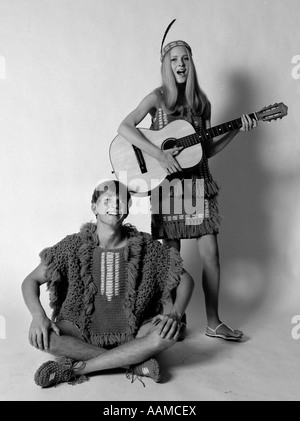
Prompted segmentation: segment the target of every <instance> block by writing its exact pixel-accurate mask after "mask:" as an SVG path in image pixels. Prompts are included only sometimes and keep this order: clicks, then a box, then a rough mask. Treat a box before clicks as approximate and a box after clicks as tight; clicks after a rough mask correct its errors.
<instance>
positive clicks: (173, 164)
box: [158, 146, 183, 174]
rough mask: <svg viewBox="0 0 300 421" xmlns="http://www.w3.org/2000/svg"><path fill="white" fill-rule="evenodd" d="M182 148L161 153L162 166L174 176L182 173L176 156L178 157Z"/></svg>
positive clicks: (160, 161) (159, 160)
mask: <svg viewBox="0 0 300 421" xmlns="http://www.w3.org/2000/svg"><path fill="white" fill-rule="evenodd" d="M182 149H183V148H182V146H181V147H178V146H176V147H175V148H172V149H166V150H162V151H161V155H160V158H159V159H158V162H159V163H160V165H161V166H162V167H163V168H164V169H165V170H166V172H167V174H174V173H176V172H179V171H182V168H181V166H180V165H179V163H178V162H177V161H176V159H175V158H174V156H176V155H178V153H179V152H180V151H181V150H182Z"/></svg>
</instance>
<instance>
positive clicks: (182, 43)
mask: <svg viewBox="0 0 300 421" xmlns="http://www.w3.org/2000/svg"><path fill="white" fill-rule="evenodd" d="M175 21H176V19H174V20H172V22H171V23H170V24H169V25H168V27H167V29H166V30H165V33H164V36H163V39H162V42H161V47H160V61H161V62H162V61H163V59H164V57H165V55H166V54H167V52H168V51H170V50H171V49H172V48H174V47H185V48H187V49H188V50H189V51H190V53H191V54H192V49H191V47H190V46H189V44H188V43H187V42H185V41H182V40H178V41H171V42H169V43H168V44H167V45H166V46H165V47H164V46H163V45H164V42H165V39H166V36H167V34H168V32H169V30H170V28H171V26H172V25H173V23H174V22H175Z"/></svg>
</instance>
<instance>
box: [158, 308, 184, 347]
mask: <svg viewBox="0 0 300 421" xmlns="http://www.w3.org/2000/svg"><path fill="white" fill-rule="evenodd" d="M152 323H153V324H155V325H157V326H159V335H160V336H161V337H162V338H166V339H172V340H174V341H177V339H178V335H179V332H180V327H181V322H180V317H179V316H178V315H177V314H171V313H170V314H164V315H163V314H158V315H157V316H155V317H153V319H152Z"/></svg>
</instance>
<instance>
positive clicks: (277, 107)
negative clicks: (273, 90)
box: [255, 102, 288, 121]
mask: <svg viewBox="0 0 300 421" xmlns="http://www.w3.org/2000/svg"><path fill="white" fill-rule="evenodd" d="M287 113H288V107H287V106H286V105H285V104H284V103H283V102H280V103H279V104H278V103H276V104H273V105H269V106H268V107H264V108H262V109H261V110H260V111H258V112H256V113H255V114H256V117H257V119H258V120H262V121H272V120H277V119H278V118H280V119H281V118H282V117H284V116H286V115H287Z"/></svg>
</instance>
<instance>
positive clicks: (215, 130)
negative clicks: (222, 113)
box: [199, 113, 258, 140]
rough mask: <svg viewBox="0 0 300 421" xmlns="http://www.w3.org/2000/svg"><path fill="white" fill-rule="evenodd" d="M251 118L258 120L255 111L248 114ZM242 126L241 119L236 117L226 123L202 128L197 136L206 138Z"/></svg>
mask: <svg viewBox="0 0 300 421" xmlns="http://www.w3.org/2000/svg"><path fill="white" fill-rule="evenodd" d="M249 117H250V118H251V119H255V120H258V118H257V116H256V114H255V113H252V114H249ZM241 127H242V119H241V118H237V119H235V120H231V121H228V122H227V123H223V124H219V125H218V126H214V127H211V128H209V129H206V130H204V131H203V132H202V133H201V135H200V136H199V137H200V139H201V140H202V139H203V140H208V139H211V138H213V137H216V136H219V135H222V134H225V133H228V132H231V131H233V130H238V129H240V128H241Z"/></svg>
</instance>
